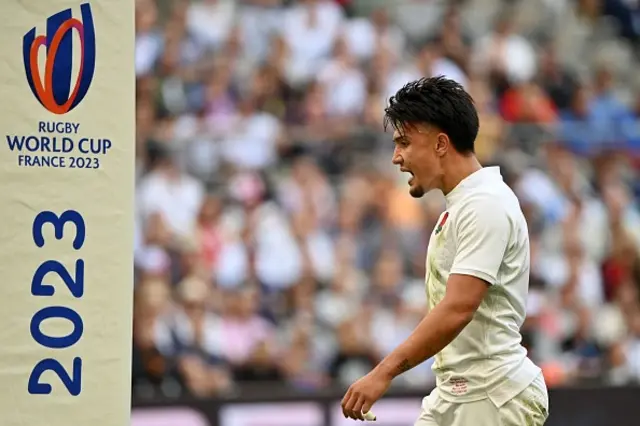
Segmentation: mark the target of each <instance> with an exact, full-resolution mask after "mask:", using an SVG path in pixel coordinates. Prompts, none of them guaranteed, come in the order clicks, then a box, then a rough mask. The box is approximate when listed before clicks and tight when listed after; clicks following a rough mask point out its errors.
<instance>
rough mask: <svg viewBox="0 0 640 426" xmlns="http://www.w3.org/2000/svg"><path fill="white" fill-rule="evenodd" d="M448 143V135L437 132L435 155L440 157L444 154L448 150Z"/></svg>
mask: <svg viewBox="0 0 640 426" xmlns="http://www.w3.org/2000/svg"><path fill="white" fill-rule="evenodd" d="M450 143H451V142H450V141H449V136H447V135H446V134H444V133H438V136H436V144H435V150H436V155H437V156H438V157H442V156H443V155H444V154H446V153H447V151H448V150H449V145H450Z"/></svg>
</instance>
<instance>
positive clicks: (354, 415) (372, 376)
mask: <svg viewBox="0 0 640 426" xmlns="http://www.w3.org/2000/svg"><path fill="white" fill-rule="evenodd" d="M389 386H391V377H389V376H386V375H384V374H382V373H380V372H378V371H376V370H373V371H371V372H370V373H369V374H367V375H366V376H364V377H363V378H361V379H360V380H358V381H357V382H355V383H354V384H352V385H351V387H349V390H347V393H346V394H345V395H344V398H342V413H343V414H344V416H345V417H347V418H351V419H354V420H364V416H363V415H362V413H367V412H369V411H370V410H371V407H372V406H373V404H375V402H376V401H377V400H378V399H380V397H381V396H382V395H384V393H385V392H386V391H387V389H389Z"/></svg>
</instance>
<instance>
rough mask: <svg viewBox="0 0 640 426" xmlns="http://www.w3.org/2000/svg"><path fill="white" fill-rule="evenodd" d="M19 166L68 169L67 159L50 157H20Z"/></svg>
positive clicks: (26, 155) (23, 155)
mask: <svg viewBox="0 0 640 426" xmlns="http://www.w3.org/2000/svg"><path fill="white" fill-rule="evenodd" d="M18 166H21V167H53V168H55V169H61V168H65V167H67V164H66V159H65V157H59V156H55V155H54V156H48V155H41V156H40V155H28V154H20V155H18Z"/></svg>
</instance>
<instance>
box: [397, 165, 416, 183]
mask: <svg viewBox="0 0 640 426" xmlns="http://www.w3.org/2000/svg"><path fill="white" fill-rule="evenodd" d="M400 171H401V172H403V173H409V174H410V175H411V176H410V177H409V181H408V182H407V183H408V184H409V185H411V184H412V183H413V180H414V179H415V176H414V175H413V173H412V172H411V171H410V170H407V169H400Z"/></svg>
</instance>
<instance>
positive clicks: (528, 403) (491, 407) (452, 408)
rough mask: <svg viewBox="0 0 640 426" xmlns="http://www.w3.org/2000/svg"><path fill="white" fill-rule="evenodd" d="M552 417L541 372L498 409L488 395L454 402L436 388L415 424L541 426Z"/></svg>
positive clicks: (441, 425) (429, 425)
mask: <svg viewBox="0 0 640 426" xmlns="http://www.w3.org/2000/svg"><path fill="white" fill-rule="evenodd" d="M548 416H549V396H548V394H547V386H546V385H545V383H544V378H543V377H542V373H541V374H540V375H539V376H538V377H536V379H535V380H534V381H533V382H532V383H531V384H530V385H529V387H527V388H526V389H525V390H523V391H522V392H520V393H519V394H518V395H516V396H515V397H514V398H513V399H511V400H510V401H508V402H507V403H506V404H504V405H503V406H502V407H500V408H498V407H496V405H495V404H494V403H493V402H491V400H490V399H489V398H486V399H482V400H480V401H474V402H465V403H459V404H458V403H454V402H449V401H446V400H444V399H442V398H440V396H439V395H438V390H437V389H435V390H434V391H433V392H431V394H430V395H429V396H427V397H426V398H425V399H424V401H423V402H422V411H421V413H420V418H418V420H417V421H416V423H415V426H542V425H544V422H545V421H546V420H547V417H548Z"/></svg>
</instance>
